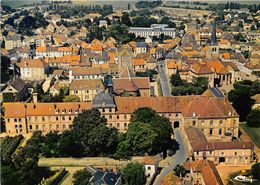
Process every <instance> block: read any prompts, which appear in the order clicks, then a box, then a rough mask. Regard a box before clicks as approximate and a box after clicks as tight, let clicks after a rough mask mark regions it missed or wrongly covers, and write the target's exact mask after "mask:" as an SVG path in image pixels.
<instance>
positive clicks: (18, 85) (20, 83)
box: [10, 78, 26, 92]
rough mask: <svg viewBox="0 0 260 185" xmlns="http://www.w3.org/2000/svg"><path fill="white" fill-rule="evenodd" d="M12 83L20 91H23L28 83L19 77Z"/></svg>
mask: <svg viewBox="0 0 260 185" xmlns="http://www.w3.org/2000/svg"><path fill="white" fill-rule="evenodd" d="M10 85H11V86H12V87H13V88H15V89H16V90H17V91H18V92H21V91H22V90H23V89H24V88H25V86H26V83H25V82H24V81H23V80H22V79H21V78H17V79H15V80H14V81H13V82H12V83H11V84H10Z"/></svg>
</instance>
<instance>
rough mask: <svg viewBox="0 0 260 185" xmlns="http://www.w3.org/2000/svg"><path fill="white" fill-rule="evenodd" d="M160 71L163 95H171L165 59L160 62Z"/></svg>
mask: <svg viewBox="0 0 260 185" xmlns="http://www.w3.org/2000/svg"><path fill="white" fill-rule="evenodd" d="M158 72H159V75H160V83H161V87H162V95H163V96H171V91H170V87H169V80H168V77H167V75H166V72H165V61H164V60H163V61H159V62H158Z"/></svg>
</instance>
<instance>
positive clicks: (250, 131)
mask: <svg viewBox="0 0 260 185" xmlns="http://www.w3.org/2000/svg"><path fill="white" fill-rule="evenodd" d="M240 126H241V128H242V129H244V131H245V132H246V133H247V135H248V136H249V137H250V138H251V139H252V141H253V142H254V143H255V145H256V146H257V147H258V148H260V128H254V127H248V126H247V125H246V124H245V123H243V124H240Z"/></svg>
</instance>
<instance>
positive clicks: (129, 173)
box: [122, 163, 146, 185]
mask: <svg viewBox="0 0 260 185" xmlns="http://www.w3.org/2000/svg"><path fill="white" fill-rule="evenodd" d="M122 175H123V181H124V183H125V184H126V185H144V184H145V182H146V178H145V169H144V165H142V164H140V163H129V164H127V166H126V167H125V168H123V170H122Z"/></svg>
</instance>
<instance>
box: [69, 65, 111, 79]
mask: <svg viewBox="0 0 260 185" xmlns="http://www.w3.org/2000/svg"><path fill="white" fill-rule="evenodd" d="M105 74H109V69H107V68H105V69H104V68H98V67H91V68H81V67H75V68H72V69H70V71H69V79H70V81H72V80H74V79H75V80H80V79H102V78H103V77H104V75H105Z"/></svg>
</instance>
